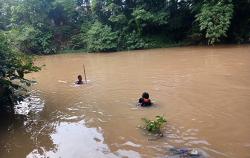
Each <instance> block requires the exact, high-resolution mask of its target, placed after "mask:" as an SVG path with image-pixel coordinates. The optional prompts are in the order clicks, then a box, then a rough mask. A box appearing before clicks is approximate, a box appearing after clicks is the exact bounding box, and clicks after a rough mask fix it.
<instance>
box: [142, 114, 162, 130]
mask: <svg viewBox="0 0 250 158" xmlns="http://www.w3.org/2000/svg"><path fill="white" fill-rule="evenodd" d="M155 118H156V119H155V120H149V119H147V118H142V120H143V121H144V123H145V127H144V128H145V129H146V130H147V131H148V132H150V133H153V134H162V132H161V129H162V128H163V126H164V125H165V123H166V122H167V120H166V119H165V118H164V117H163V116H156V117H155Z"/></svg>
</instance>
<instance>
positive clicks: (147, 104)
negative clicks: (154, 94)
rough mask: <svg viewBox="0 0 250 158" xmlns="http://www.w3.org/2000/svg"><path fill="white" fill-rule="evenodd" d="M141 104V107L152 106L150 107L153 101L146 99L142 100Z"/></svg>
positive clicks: (140, 100)
mask: <svg viewBox="0 0 250 158" xmlns="http://www.w3.org/2000/svg"><path fill="white" fill-rule="evenodd" d="M139 103H140V104H141V106H150V105H152V103H151V100H150V99H145V98H140V99H139Z"/></svg>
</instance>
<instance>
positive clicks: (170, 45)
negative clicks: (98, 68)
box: [50, 43, 250, 55]
mask: <svg viewBox="0 0 250 158" xmlns="http://www.w3.org/2000/svg"><path fill="white" fill-rule="evenodd" d="M241 46H243V47H248V46H250V44H249V43H246V44H217V45H204V44H199V45H193V44H188V43H176V44H165V45H162V46H161V47H153V48H147V49H138V50H141V51H142V50H154V49H164V48H178V47H179V48H185V47H187V48H188V47H193V48H195V47H198V48H202V47H204V48H219V47H231V48H233V47H241ZM138 50H120V51H113V52H88V51H87V50H86V49H79V50H73V49H65V50H61V51H58V52H57V53H55V54H70V53H118V52H124V51H130V52H131V51H138ZM50 55H53V54H50Z"/></svg>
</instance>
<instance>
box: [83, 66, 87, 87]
mask: <svg viewBox="0 0 250 158" xmlns="http://www.w3.org/2000/svg"><path fill="white" fill-rule="evenodd" d="M83 70H84V77H85V82H86V83H87V76H86V70H85V65H84V64H83Z"/></svg>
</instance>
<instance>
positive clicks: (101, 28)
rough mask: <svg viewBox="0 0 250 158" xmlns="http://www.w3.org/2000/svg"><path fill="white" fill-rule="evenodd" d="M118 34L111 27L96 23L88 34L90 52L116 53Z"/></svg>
mask: <svg viewBox="0 0 250 158" xmlns="http://www.w3.org/2000/svg"><path fill="white" fill-rule="evenodd" d="M117 39H118V35H117V32H112V29H111V27H109V26H107V25H103V24H101V23H100V22H95V23H94V24H93V25H92V26H91V28H90V29H89V30H88V31H87V33H86V39H85V41H86V43H87V50H88V51H93V52H97V51H115V50H116V49H117Z"/></svg>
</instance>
